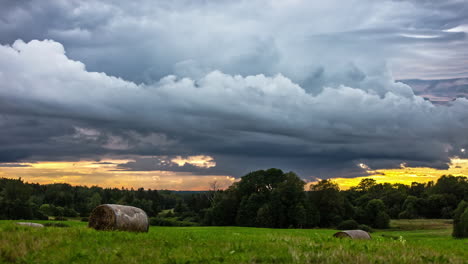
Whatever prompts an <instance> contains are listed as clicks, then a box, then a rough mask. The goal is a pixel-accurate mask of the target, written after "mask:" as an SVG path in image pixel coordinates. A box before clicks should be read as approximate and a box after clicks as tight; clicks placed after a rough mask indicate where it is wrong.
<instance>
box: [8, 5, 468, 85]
mask: <svg viewBox="0 0 468 264" xmlns="http://www.w3.org/2000/svg"><path fill="white" fill-rule="evenodd" d="M467 13H468V4H467V3H466V1H459V0H447V1H419V0H415V1H398V0H384V1H373V0H351V1H346V2H343V1H338V0H329V1H301V0H293V1H276V0H253V1H235V2H232V1H187V0H175V1H156V2H155V1H151V0H144V1H138V3H133V2H129V1H125V0H117V1H105V0H73V1H62V0H54V1H30V0H29V1H16V0H6V1H3V2H2V10H0V17H1V18H2V19H0V42H1V43H2V44H4V45H5V44H11V43H13V42H14V41H15V40H17V39H23V40H25V41H26V42H29V41H30V40H33V39H40V40H42V39H54V40H56V41H58V42H60V43H62V44H63V45H65V47H67V51H68V56H69V57H70V58H71V59H74V60H78V61H82V62H83V63H85V64H86V65H87V66H88V68H89V69H90V70H91V71H98V72H106V73H108V74H109V75H112V76H118V77H122V78H124V79H126V80H130V81H134V82H136V83H140V82H145V83H152V82H154V81H157V80H159V79H161V78H162V77H164V76H167V75H169V74H177V75H180V76H185V77H191V78H196V79H197V78H199V77H201V76H202V75H204V74H206V73H208V72H211V71H213V70H220V71H221V72H224V73H227V74H231V75H236V74H241V75H256V74H265V75H268V76H270V75H275V74H278V73H281V74H283V75H285V76H287V77H288V78H290V79H291V80H293V81H294V82H295V83H298V84H300V85H301V86H302V87H305V86H307V85H308V84H309V82H310V81H311V80H313V79H316V78H318V79H319V80H318V81H320V80H321V78H323V76H322V75H321V74H325V75H327V76H328V75H329V74H333V73H335V72H336V70H338V69H337V68H336V67H334V65H340V64H346V63H348V62H352V63H356V64H359V65H360V67H364V66H365V67H369V68H373V67H374V65H373V64H372V63H370V62H378V63H383V62H385V61H388V62H389V63H390V65H391V70H392V71H393V72H395V74H396V75H395V76H396V77H397V78H399V79H409V78H423V79H425V78H431V79H437V78H455V77H466V75H467V74H468V69H467V68H466V65H467V63H466V62H467V61H468V50H467V49H466V46H468V42H467V40H466V32H467V31H468V30H467V25H468V19H467V16H466V14H467ZM311 86H313V85H311ZM305 88H306V87H305Z"/></svg>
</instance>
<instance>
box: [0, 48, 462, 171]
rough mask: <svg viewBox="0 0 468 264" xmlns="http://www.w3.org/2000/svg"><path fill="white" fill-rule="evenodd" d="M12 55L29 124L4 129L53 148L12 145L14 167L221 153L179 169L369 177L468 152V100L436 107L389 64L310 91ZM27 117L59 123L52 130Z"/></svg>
mask: <svg viewBox="0 0 468 264" xmlns="http://www.w3.org/2000/svg"><path fill="white" fill-rule="evenodd" d="M0 58H1V60H0V73H1V74H0V83H2V89H1V90H0V100H1V101H2V102H4V103H2V104H1V105H0V111H2V112H3V113H8V114H9V115H10V116H11V115H13V113H15V115H16V116H18V115H20V116H22V118H19V119H18V121H15V122H17V124H12V123H11V121H8V122H10V123H8V122H5V121H4V122H3V123H2V124H3V125H4V126H5V127H13V128H15V129H21V127H22V126H24V127H26V128H34V127H37V129H36V130H32V131H34V132H35V133H39V136H42V137H43V138H40V139H39V140H38V144H39V145H38V146H43V145H45V144H47V145H48V146H49V148H45V149H43V150H42V152H41V150H40V148H39V147H34V143H32V142H28V140H34V139H35V138H34V137H31V138H30V137H29V136H25V137H24V139H22V138H20V139H19V140H14V141H11V142H12V143H11V144H10V145H8V144H6V145H2V153H7V152H8V151H10V150H16V151H20V154H22V155H19V156H17V157H16V156H14V157H13V159H24V158H28V157H34V156H46V157H47V156H51V157H59V156H62V158H63V157H70V156H74V155H75V156H81V155H83V156H85V155H90V156H99V155H111V154H112V155H125V154H127V155H145V156H148V155H155V156H164V155H169V156H171V155H172V156H175V155H199V154H201V155H209V156H212V157H214V159H215V161H216V163H217V166H216V167H214V168H211V169H207V168H202V169H198V168H195V167H194V166H189V165H186V166H183V167H181V168H177V169H175V168H173V170H174V171H189V170H192V171H194V172H196V173H200V174H220V173H223V174H229V175H235V176H239V175H241V174H242V173H245V172H246V171H249V170H252V169H256V168H258V167H281V168H284V169H291V170H295V171H298V172H299V173H302V174H303V175H307V176H320V177H330V176H336V175H337V174H339V176H343V175H344V176H351V175H355V173H358V172H360V173H361V174H362V172H361V171H359V170H358V169H357V168H356V164H357V163H359V162H366V163H369V164H372V165H373V166H374V168H380V167H395V166H399V164H400V163H402V162H406V163H407V165H408V166H411V165H419V166H421V165H425V166H432V167H438V168H443V167H446V166H447V162H449V158H450V157H451V156H452V155H454V154H459V152H460V151H459V150H460V149H461V148H466V147H467V146H468V138H467V136H466V135H467V131H468V122H467V121H468V100H466V99H464V98H458V99H456V100H455V101H453V102H452V103H451V104H450V105H449V106H435V105H433V104H432V103H431V102H429V101H426V100H424V99H423V98H422V97H419V96H415V95H414V94H413V90H412V89H411V87H409V86H407V85H405V84H403V83H399V82H395V81H394V80H393V78H392V76H391V74H390V73H389V72H388V71H387V70H385V68H382V67H380V68H374V69H371V70H369V71H366V70H362V69H360V68H358V67H356V66H355V65H352V64H351V65H344V66H341V68H338V69H337V70H336V71H337V73H336V74H334V75H330V76H326V77H325V78H324V81H323V86H322V87H321V88H320V89H311V90H308V89H305V88H303V87H301V86H300V85H298V84H296V83H294V82H293V81H291V80H290V79H289V78H287V77H285V76H283V75H281V74H279V75H274V76H264V75H248V76H244V77H243V76H240V75H229V74H225V73H222V72H220V71H213V72H210V73H208V74H206V75H203V76H202V77H200V78H198V79H190V78H179V77H177V76H174V75H170V76H166V77H164V78H162V79H161V80H159V81H158V82H155V83H152V84H136V83H134V82H131V81H126V80H123V79H120V78H116V77H113V76H109V75H107V74H105V73H98V72H90V71H87V70H86V67H85V65H84V64H83V63H81V62H78V61H73V60H70V59H69V58H68V57H67V56H66V55H65V50H64V47H63V46H62V45H61V44H60V43H58V42H54V41H31V42H29V43H25V42H23V41H16V42H15V43H14V44H13V45H12V46H1V47H0ZM332 77H333V78H332ZM27 116H36V117H38V118H39V119H37V120H39V121H41V120H45V119H47V120H50V121H49V122H48V123H47V124H49V123H50V124H56V125H57V126H58V127H57V128H53V127H51V126H50V125H48V126H47V127H45V128H41V126H40V122H39V124H37V122H38V121H36V123H34V122H32V123H28V122H27V121H26V120H25V118H26V117H27ZM62 120H65V121H62ZM61 126H62V127H63V128H60V127H61ZM59 128H60V129H59ZM47 129H50V130H51V132H48V130H47ZM32 131H31V132H32ZM6 133H7V134H6V135H5V136H2V138H4V139H7V138H8V135H9V134H8V132H6ZM35 133H32V134H35ZM11 134H17V133H14V132H13V133H11ZM22 140H23V141H22ZM21 146H22V147H21ZM31 146H33V147H31ZM49 149H50V152H49V151H48V150H49ZM21 151H22V152H21ZM8 153H10V152H8ZM11 159H12V158H10V160H8V159H4V161H11ZM36 159H37V157H36ZM156 160H158V159H155V164H156ZM138 164H140V166H139V165H138ZM147 164H148V162H147V161H144V160H137V161H136V162H134V163H131V164H126V165H123V167H124V168H127V169H131V170H135V169H136V170H139V169H150V167H145V166H147ZM169 167H174V165H173V164H170V165H169ZM169 167H167V165H165V166H162V167H161V166H159V167H158V165H157V164H156V165H154V167H153V169H155V170H156V169H168V168H169Z"/></svg>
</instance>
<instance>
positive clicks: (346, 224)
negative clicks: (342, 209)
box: [336, 219, 359, 230]
mask: <svg viewBox="0 0 468 264" xmlns="http://www.w3.org/2000/svg"><path fill="white" fill-rule="evenodd" d="M358 226H359V224H358V222H356V221H354V220H353V219H350V220H345V221H343V222H341V223H340V224H339V225H338V226H337V227H336V229H338V230H352V229H358Z"/></svg>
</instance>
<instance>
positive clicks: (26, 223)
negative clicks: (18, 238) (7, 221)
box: [16, 222, 44, 227]
mask: <svg viewBox="0 0 468 264" xmlns="http://www.w3.org/2000/svg"><path fill="white" fill-rule="evenodd" d="M16 224H17V225H22V226H31V227H44V225H43V224H38V223H30V222H17V223H16Z"/></svg>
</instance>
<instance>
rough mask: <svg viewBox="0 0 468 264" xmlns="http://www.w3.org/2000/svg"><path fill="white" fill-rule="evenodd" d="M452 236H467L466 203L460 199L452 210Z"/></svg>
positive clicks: (467, 205) (467, 213)
mask: <svg viewBox="0 0 468 264" xmlns="http://www.w3.org/2000/svg"><path fill="white" fill-rule="evenodd" d="M452 236H453V237H456V238H465V237H468V203H467V202H465V201H461V202H460V203H459V204H458V207H457V209H456V210H455V211H454V217H453V233H452Z"/></svg>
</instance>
